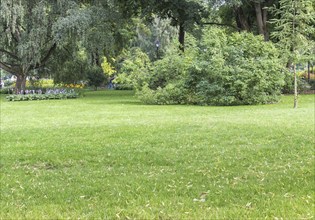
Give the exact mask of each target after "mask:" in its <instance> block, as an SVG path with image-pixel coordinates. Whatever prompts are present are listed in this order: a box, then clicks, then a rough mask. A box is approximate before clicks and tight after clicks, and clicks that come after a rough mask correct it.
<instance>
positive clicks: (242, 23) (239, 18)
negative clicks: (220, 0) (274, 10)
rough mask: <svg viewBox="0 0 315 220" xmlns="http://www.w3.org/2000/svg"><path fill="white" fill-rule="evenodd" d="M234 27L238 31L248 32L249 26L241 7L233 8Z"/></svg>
mask: <svg viewBox="0 0 315 220" xmlns="http://www.w3.org/2000/svg"><path fill="white" fill-rule="evenodd" d="M233 10H234V14H235V20H236V25H237V27H238V28H239V29H240V30H243V31H250V26H249V24H248V21H247V19H246V17H245V14H244V12H243V9H242V8H241V7H234V8H233Z"/></svg>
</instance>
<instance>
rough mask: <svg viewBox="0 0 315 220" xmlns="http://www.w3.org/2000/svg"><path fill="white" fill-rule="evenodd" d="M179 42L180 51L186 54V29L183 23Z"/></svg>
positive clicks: (180, 27)
mask: <svg viewBox="0 0 315 220" xmlns="http://www.w3.org/2000/svg"><path fill="white" fill-rule="evenodd" d="M178 41H179V44H180V45H179V49H180V50H181V51H183V52H184V50H185V28H184V24H183V23H181V24H180V25H179V33H178Z"/></svg>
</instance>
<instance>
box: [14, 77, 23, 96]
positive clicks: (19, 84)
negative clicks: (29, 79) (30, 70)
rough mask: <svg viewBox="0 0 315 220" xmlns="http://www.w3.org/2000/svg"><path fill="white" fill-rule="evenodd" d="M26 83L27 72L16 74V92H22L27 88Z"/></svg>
mask: <svg viewBox="0 0 315 220" xmlns="http://www.w3.org/2000/svg"><path fill="white" fill-rule="evenodd" d="M25 84H26V75H25V74H17V75H16V83H15V93H16V94H20V93H21V92H22V90H23V91H24V90H25Z"/></svg>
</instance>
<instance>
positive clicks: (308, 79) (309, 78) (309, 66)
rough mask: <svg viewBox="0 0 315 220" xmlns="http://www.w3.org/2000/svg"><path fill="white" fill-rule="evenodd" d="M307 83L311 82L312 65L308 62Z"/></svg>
mask: <svg viewBox="0 0 315 220" xmlns="http://www.w3.org/2000/svg"><path fill="white" fill-rule="evenodd" d="M307 81H308V82H310V81H311V63H310V61H308V62H307Z"/></svg>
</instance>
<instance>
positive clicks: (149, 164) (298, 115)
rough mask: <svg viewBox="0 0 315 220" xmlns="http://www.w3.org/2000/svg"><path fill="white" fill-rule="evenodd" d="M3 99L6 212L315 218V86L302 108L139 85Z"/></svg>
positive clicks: (2, 202) (1, 203)
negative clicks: (68, 96)
mask: <svg viewBox="0 0 315 220" xmlns="http://www.w3.org/2000/svg"><path fill="white" fill-rule="evenodd" d="M0 105H1V139H0V140H1V160H0V170H1V182H0V183H1V194H0V195H1V198H0V210H1V212H0V219H22V218H23V219H57V218H58V219H67V218H69V219H120V218H121V219H129V218H130V219H240V218H242V219H244V218H253V219H264V218H267V219H281V218H283V219H314V216H315V213H314V186H315V182H314V181H315V179H314V168H315V166H314V162H315V160H314V144H315V137H314V135H315V130H314V129H315V128H314V124H315V117H314V116H315V115H314V114H315V113H314V105H315V96H314V95H303V96H300V98H299V108H298V109H293V108H292V107H293V97H292V96H284V97H283V98H282V101H281V102H280V103H279V104H274V105H257V106H235V107H202V106H152V105H151V106H150V105H142V104H141V103H139V102H138V101H137V99H136V98H134V97H133V96H132V92H130V91H105V92H104V91H100V92H87V93H86V94H85V97H83V98H80V99H75V100H52V101H30V102H7V101H5V100H4V96H1V102H0Z"/></svg>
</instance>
